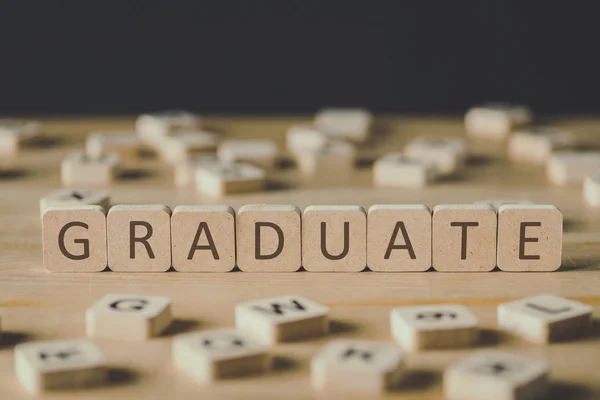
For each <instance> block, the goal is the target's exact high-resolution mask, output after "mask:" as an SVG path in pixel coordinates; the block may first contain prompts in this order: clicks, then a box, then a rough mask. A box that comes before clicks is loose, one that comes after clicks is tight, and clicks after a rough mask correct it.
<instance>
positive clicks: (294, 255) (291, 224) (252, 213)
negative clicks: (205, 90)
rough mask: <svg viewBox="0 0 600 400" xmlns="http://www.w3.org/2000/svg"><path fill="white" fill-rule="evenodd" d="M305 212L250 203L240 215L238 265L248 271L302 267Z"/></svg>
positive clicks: (292, 269) (274, 270) (291, 269)
mask: <svg viewBox="0 0 600 400" xmlns="http://www.w3.org/2000/svg"><path fill="white" fill-rule="evenodd" d="M301 219H302V217H301V212H300V209H299V208H298V207H296V206H292V205H273V204H249V205H245V206H242V207H241V208H240V209H239V211H238V216H237V235H236V238H237V254H238V257H237V265H238V267H239V269H241V270H242V271H244V272H294V271H297V270H298V269H300V267H301V265H302V247H301V235H300V232H301V229H300V228H301V227H300V225H301Z"/></svg>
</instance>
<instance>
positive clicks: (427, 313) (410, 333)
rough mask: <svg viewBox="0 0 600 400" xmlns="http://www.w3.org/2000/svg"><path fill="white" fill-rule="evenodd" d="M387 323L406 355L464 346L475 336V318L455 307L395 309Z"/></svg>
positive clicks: (457, 306) (476, 331) (463, 309)
mask: <svg viewBox="0 0 600 400" xmlns="http://www.w3.org/2000/svg"><path fill="white" fill-rule="evenodd" d="M390 320H391V327H392V336H393V337H394V339H396V341H397V342H398V344H399V345H400V346H401V347H402V348H403V349H405V350H407V351H410V352H417V351H420V350H426V349H452V348H462V347H468V346H472V345H473V344H474V343H475V342H476V341H477V338H478V335H479V332H478V330H477V318H476V317H475V315H473V313H471V311H469V309H468V308H467V307H465V306H461V305H458V304H440V305H431V306H416V307H397V308H394V309H393V310H392V311H391V314H390Z"/></svg>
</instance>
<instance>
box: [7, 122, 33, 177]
mask: <svg viewBox="0 0 600 400" xmlns="http://www.w3.org/2000/svg"><path fill="white" fill-rule="evenodd" d="M39 136H40V124H39V123H37V122H33V121H25V120H17V119H0V167H7V166H11V165H12V162H13V160H14V157H15V156H16V155H17V153H18V152H19V150H20V148H21V146H22V145H24V144H28V143H31V142H33V141H35V140H36V139H37V138H38V137H39Z"/></svg>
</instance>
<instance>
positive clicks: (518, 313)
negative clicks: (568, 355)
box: [498, 294, 592, 344]
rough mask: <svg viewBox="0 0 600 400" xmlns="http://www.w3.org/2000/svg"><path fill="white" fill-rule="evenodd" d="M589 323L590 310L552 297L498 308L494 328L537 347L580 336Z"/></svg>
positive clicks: (545, 296)
mask: <svg viewBox="0 0 600 400" xmlns="http://www.w3.org/2000/svg"><path fill="white" fill-rule="evenodd" d="M591 319H592V307H591V306H588V305H587V304H583V303H579V302H577V301H573V300H568V299H565V298H563V297H559V296H555V295H553V294H542V295H538V296H533V297H527V298H525V299H521V300H516V301H511V302H508V303H504V304H500V305H499V306H498V325H500V327H501V328H502V329H504V330H506V331H508V332H512V333H514V334H516V335H518V336H521V337H522V338H524V339H526V340H528V341H530V342H534V343H539V344H544V343H549V342H556V341H561V340H568V339H572V338H575V337H579V336H584V335H585V334H587V333H588V332H589V328H590V324H591Z"/></svg>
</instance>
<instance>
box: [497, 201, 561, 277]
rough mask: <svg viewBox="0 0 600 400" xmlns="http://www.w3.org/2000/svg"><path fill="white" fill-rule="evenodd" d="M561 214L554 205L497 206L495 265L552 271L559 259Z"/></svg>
mask: <svg viewBox="0 0 600 400" xmlns="http://www.w3.org/2000/svg"><path fill="white" fill-rule="evenodd" d="M562 229H563V216H562V213H561V212H560V210H559V209H558V208H556V206H553V205H544V204H531V205H530V204H506V205H503V206H501V207H500V208H499V210H498V268H500V269H501V270H503V271H555V270H557V269H558V268H559V267H560V265H561V262H562Z"/></svg>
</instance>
